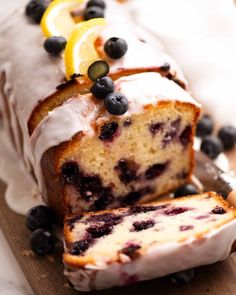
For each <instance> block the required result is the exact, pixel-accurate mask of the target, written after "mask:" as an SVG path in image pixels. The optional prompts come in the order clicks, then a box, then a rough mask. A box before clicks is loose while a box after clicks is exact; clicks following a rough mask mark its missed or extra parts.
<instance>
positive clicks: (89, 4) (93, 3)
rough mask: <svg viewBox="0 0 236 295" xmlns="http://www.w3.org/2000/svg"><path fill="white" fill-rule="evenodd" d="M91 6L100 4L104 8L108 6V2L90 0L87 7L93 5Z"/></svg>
mask: <svg viewBox="0 0 236 295" xmlns="http://www.w3.org/2000/svg"><path fill="white" fill-rule="evenodd" d="M91 6H99V7H101V8H102V9H105V8H106V4H105V2H104V1H103V0H89V1H88V3H87V7H91Z"/></svg>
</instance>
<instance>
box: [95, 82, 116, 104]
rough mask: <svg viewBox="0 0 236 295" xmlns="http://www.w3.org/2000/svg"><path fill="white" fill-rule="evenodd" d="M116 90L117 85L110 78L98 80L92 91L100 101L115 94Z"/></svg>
mask: <svg viewBox="0 0 236 295" xmlns="http://www.w3.org/2000/svg"><path fill="white" fill-rule="evenodd" d="M114 90H115V85H114V82H113V81H112V79H111V78H110V77H102V78H100V79H98V80H97V81H96V82H95V83H94V84H93V86H92V87H91V89H90V91H91V92H92V94H93V95H94V96H95V97H96V98H98V99H105V97H106V96H107V94H109V93H111V92H114Z"/></svg>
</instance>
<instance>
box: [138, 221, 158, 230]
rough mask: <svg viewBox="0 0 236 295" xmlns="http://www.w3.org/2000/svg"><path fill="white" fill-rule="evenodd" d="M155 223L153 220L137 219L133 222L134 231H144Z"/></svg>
mask: <svg viewBox="0 0 236 295" xmlns="http://www.w3.org/2000/svg"><path fill="white" fill-rule="evenodd" d="M154 225H155V222H154V221H153V220H146V221H136V222H134V223H133V227H134V231H142V230H145V229H148V228H151V227H153V226H154Z"/></svg>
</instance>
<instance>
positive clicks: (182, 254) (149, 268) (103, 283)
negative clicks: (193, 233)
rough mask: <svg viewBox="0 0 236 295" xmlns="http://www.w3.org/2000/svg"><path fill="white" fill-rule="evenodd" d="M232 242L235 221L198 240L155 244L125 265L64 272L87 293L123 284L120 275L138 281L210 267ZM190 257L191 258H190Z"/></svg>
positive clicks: (235, 228) (229, 248)
mask: <svg viewBox="0 0 236 295" xmlns="http://www.w3.org/2000/svg"><path fill="white" fill-rule="evenodd" d="M235 239H236V220H233V221H231V222H229V223H227V224H225V225H223V226H221V227H219V228H218V229H215V230H212V231H210V232H209V233H207V234H205V235H204V236H203V238H202V239H200V240H198V239H194V238H191V239H189V240H186V241H185V242H183V243H175V242H173V243H169V244H163V245H155V246H153V247H152V248H150V249H149V250H148V252H147V253H146V254H145V255H143V256H141V257H140V258H139V259H136V260H133V261H131V262H130V263H128V264H119V263H113V264H110V265H107V266H106V267H104V266H103V267H102V268H100V269H94V267H92V268H90V267H89V266H86V269H80V270H78V269H74V270H73V269H71V268H70V271H67V270H65V274H66V275H67V276H68V277H69V279H70V280H71V282H72V283H73V285H74V286H75V288H76V289H77V290H80V291H90V290H91V286H93V288H94V289H104V288H110V287H113V286H122V285H124V284H125V282H124V277H123V275H122V274H124V273H125V274H127V277H128V276H137V277H138V278H139V280H140V281H142V280H149V279H153V278H157V277H161V276H165V275H168V274H170V273H173V272H178V271H181V270H185V269H189V268H193V267H197V266H200V265H206V264H212V263H215V262H217V261H221V260H224V259H226V258H227V257H228V255H229V254H230V250H231V247H232V245H233V242H234V241H235ZM190 257H191V259H190Z"/></svg>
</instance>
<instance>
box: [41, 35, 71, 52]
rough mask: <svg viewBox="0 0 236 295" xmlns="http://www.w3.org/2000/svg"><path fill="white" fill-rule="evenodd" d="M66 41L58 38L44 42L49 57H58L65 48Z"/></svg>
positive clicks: (51, 38) (54, 37)
mask: <svg viewBox="0 0 236 295" xmlns="http://www.w3.org/2000/svg"><path fill="white" fill-rule="evenodd" d="M66 43H67V41H66V39H65V38H64V37H60V36H52V37H48V38H47V39H46V40H45V42H44V48H45V50H46V51H47V52H48V53H49V54H51V55H55V56H56V55H59V54H60V53H62V51H63V50H64V49H65V47H66Z"/></svg>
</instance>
